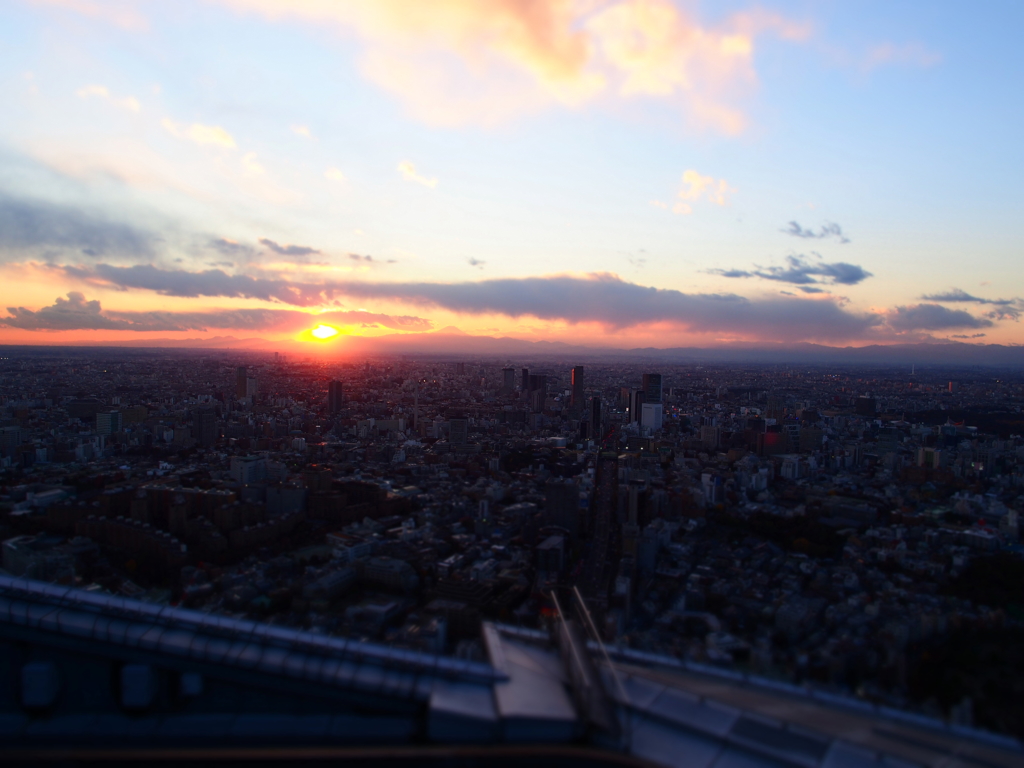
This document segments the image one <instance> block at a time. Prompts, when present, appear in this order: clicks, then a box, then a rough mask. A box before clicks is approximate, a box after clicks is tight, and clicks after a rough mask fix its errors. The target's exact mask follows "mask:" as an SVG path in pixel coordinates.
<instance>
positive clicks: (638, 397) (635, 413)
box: [629, 389, 647, 423]
mask: <svg viewBox="0 0 1024 768" xmlns="http://www.w3.org/2000/svg"><path fill="white" fill-rule="evenodd" d="M645 402H647V393H646V392H644V390H642V389H631V390H630V391H629V420H630V422H631V423H632V422H635V421H640V416H641V414H642V413H643V409H644V403H645Z"/></svg>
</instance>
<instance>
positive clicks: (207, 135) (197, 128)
mask: <svg viewBox="0 0 1024 768" xmlns="http://www.w3.org/2000/svg"><path fill="white" fill-rule="evenodd" d="M160 124H161V125H162V126H163V127H164V128H165V129H167V131H168V133H170V134H171V135H172V136H174V137H176V138H179V139H186V140H188V141H194V142H195V143H196V144H212V145H214V146H218V147H224V148H226V149H235V147H236V144H235V139H234V137H233V136H232V135H231V134H230V133H228V132H227V131H225V130H224V129H223V128H221V127H220V126H219V125H200V124H199V123H193V124H192V125H180V124H178V123H175V122H174V121H172V120H170V119H168V118H166V117H165V118H164V119H163V120H161V121H160Z"/></svg>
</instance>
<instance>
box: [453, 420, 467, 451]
mask: <svg viewBox="0 0 1024 768" xmlns="http://www.w3.org/2000/svg"><path fill="white" fill-rule="evenodd" d="M448 442H449V443H451V444H452V445H466V444H467V443H468V442H469V420H468V419H449V421H448Z"/></svg>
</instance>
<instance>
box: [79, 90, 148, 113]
mask: <svg viewBox="0 0 1024 768" xmlns="http://www.w3.org/2000/svg"><path fill="white" fill-rule="evenodd" d="M75 95H76V96H78V98H80V99H89V98H99V99H103V100H105V101H109V102H110V103H111V104H115V105H116V106H118V107H121V108H122V109H127V110H128V111H129V112H139V111H140V110H141V109H142V105H141V104H139V100H138V99H136V98H134V97H132V96H126V97H124V98H120V99H119V98H115V97H114V96H112V95H111V93H110V89H108V88H107V87H106V86H104V85H87V86H85V87H84V88H79V89H78V90H77V91H75Z"/></svg>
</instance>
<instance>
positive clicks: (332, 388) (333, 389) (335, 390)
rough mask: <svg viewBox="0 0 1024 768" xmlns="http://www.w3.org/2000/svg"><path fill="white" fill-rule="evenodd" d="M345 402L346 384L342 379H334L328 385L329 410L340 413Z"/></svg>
mask: <svg viewBox="0 0 1024 768" xmlns="http://www.w3.org/2000/svg"><path fill="white" fill-rule="evenodd" d="M344 403H345V385H344V384H342V383H341V382H340V381H332V382H330V383H329V384H328V385H327V410H328V411H330V412H331V413H332V414H335V413H338V412H339V411H340V410H341V409H342V406H343V405H344Z"/></svg>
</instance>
